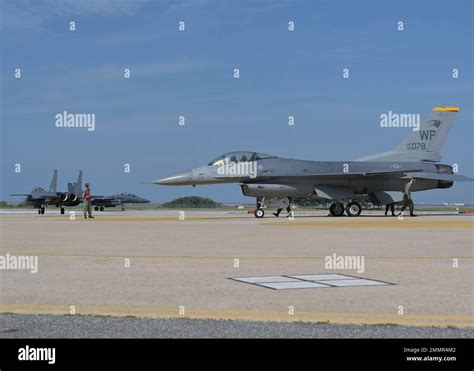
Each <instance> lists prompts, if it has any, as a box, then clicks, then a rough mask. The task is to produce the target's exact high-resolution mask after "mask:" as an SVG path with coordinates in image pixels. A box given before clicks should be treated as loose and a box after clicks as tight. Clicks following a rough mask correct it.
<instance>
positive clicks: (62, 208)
mask: <svg viewBox="0 0 474 371" xmlns="http://www.w3.org/2000/svg"><path fill="white" fill-rule="evenodd" d="M60 211H61V215H64V207H61V210H60Z"/></svg>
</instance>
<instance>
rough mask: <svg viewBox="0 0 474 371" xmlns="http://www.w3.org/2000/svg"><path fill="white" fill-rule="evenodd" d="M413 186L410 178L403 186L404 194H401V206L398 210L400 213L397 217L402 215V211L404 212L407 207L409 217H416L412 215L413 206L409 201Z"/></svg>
mask: <svg viewBox="0 0 474 371" xmlns="http://www.w3.org/2000/svg"><path fill="white" fill-rule="evenodd" d="M413 184H415V179H413V178H411V179H410V181H409V182H408V183H407V184H406V185H405V193H404V194H403V205H402V208H401V209H400V213H399V214H398V216H400V215H402V213H403V210H405V209H406V208H407V207H408V208H410V216H417V215H415V214H414V213H413V209H414V208H415V204H414V203H413V200H412V199H411V188H412V186H413Z"/></svg>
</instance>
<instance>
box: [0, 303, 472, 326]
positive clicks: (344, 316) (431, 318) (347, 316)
mask: <svg viewBox="0 0 474 371" xmlns="http://www.w3.org/2000/svg"><path fill="white" fill-rule="evenodd" d="M2 307H3V309H2ZM32 307H35V305H34V304H0V310H1V311H3V312H6V313H28V314H41V313H43V314H63V315H64V314H66V315H67V314H69V307H68V306H64V305H47V304H44V305H43V304H39V305H37V307H36V308H32ZM40 307H42V308H40ZM75 310H76V315H77V314H78V315H102V316H104V315H110V316H119V317H123V316H133V317H159V318H194V319H198V318H201V319H237V320H256V321H261V320H269V321H290V322H294V321H304V322H332V323H346V324H347V323H357V324H376V323H379V324H387V323H393V324H400V325H414V326H448V325H452V326H458V327H473V326H474V317H469V316H435V315H426V316H425V315H403V316H400V315H393V314H380V313H374V314H370V313H318V312H297V313H296V314H295V315H289V314H288V313H286V312H271V311H257V310H225V309H220V310H208V309H186V314H185V315H180V314H178V313H176V312H177V308H147V307H113V306H80V305H77V306H75ZM164 312H171V313H164ZM308 315H310V316H309V317H308ZM351 317H355V318H351ZM360 317H366V318H362V319H361V318H360ZM374 317H382V318H377V319H374ZM423 320H425V321H423Z"/></svg>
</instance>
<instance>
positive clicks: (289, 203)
mask: <svg viewBox="0 0 474 371" xmlns="http://www.w3.org/2000/svg"><path fill="white" fill-rule="evenodd" d="M282 210H283V208H282V207H279V208H278V209H277V211H276V213H273V215H275V216H276V217H277V218H278V217H279V216H280V213H281V212H282ZM286 212H287V213H288V216H291V200H290V198H288V206H287V207H286Z"/></svg>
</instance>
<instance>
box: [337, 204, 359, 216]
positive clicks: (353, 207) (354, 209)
mask: <svg viewBox="0 0 474 371" xmlns="http://www.w3.org/2000/svg"><path fill="white" fill-rule="evenodd" d="M344 211H345V212H346V214H347V216H359V215H360V213H361V211H362V207H361V206H360V204H358V203H357V202H354V201H352V202H349V203H348V204H347V205H346V207H344V204H343V203H342V202H335V203H333V204H332V205H331V206H330V207H329V213H330V214H331V215H332V216H342V215H344Z"/></svg>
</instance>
